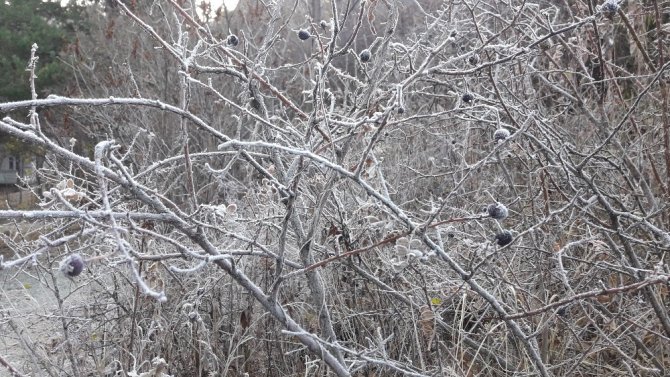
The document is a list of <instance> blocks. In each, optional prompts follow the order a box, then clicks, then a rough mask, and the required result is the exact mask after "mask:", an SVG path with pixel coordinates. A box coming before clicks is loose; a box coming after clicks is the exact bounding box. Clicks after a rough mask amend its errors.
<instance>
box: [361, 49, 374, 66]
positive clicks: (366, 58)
mask: <svg viewBox="0 0 670 377" xmlns="http://www.w3.org/2000/svg"><path fill="white" fill-rule="evenodd" d="M371 56H372V54H371V53H370V50H368V49H367V48H366V49H365V50H363V51H361V54H360V55H358V57H360V58H361V61H362V62H363V63H367V62H369V61H370V57H371Z"/></svg>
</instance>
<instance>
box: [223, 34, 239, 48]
mask: <svg viewBox="0 0 670 377" xmlns="http://www.w3.org/2000/svg"><path fill="white" fill-rule="evenodd" d="M226 43H228V46H233V47H235V46H237V44H238V43H240V39H239V38H237V35H235V34H231V35H229V36H228V38H226Z"/></svg>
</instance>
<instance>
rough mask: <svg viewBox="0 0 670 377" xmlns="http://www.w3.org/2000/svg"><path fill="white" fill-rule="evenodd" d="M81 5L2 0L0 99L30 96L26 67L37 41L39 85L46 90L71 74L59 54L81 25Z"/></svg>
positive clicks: (0, 12)
mask: <svg viewBox="0 0 670 377" xmlns="http://www.w3.org/2000/svg"><path fill="white" fill-rule="evenodd" d="M81 9H82V8H81V7H76V6H74V5H71V6H67V7H62V6H61V5H60V3H59V2H49V1H43V0H20V1H16V0H14V1H0V51H2V54H1V55H0V100H9V101H14V100H21V99H27V98H30V85H29V82H28V77H29V76H28V72H26V67H27V65H28V59H29V57H30V49H31V46H32V44H33V43H37V45H38V50H37V56H38V57H39V60H38V65H37V72H36V74H37V81H36V84H37V87H38V90H40V91H43V90H47V89H52V88H54V87H57V86H59V85H60V84H63V83H64V82H65V81H66V80H67V77H68V76H69V74H68V72H67V70H66V67H65V66H64V65H63V64H61V63H60V62H59V61H58V55H59V54H60V53H61V51H62V50H63V49H64V48H65V47H66V46H67V45H68V44H69V43H70V42H71V40H72V39H73V37H74V31H75V28H77V27H80V23H79V21H80V14H81Z"/></svg>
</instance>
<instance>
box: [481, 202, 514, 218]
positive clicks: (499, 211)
mask: <svg viewBox="0 0 670 377" xmlns="http://www.w3.org/2000/svg"><path fill="white" fill-rule="evenodd" d="M486 211H487V212H488V213H489V216H491V218H494V219H496V220H504V219H506V218H507V216H508V215H509V212H508V211H507V207H505V205H504V204H501V203H494V204H489V207H488V208H487V209H486Z"/></svg>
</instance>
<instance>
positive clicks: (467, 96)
mask: <svg viewBox="0 0 670 377" xmlns="http://www.w3.org/2000/svg"><path fill="white" fill-rule="evenodd" d="M461 99H462V100H463V102H465V103H470V102H472V101H473V100H474V99H475V97H474V96H473V95H472V94H470V93H465V94H463V97H461Z"/></svg>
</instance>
